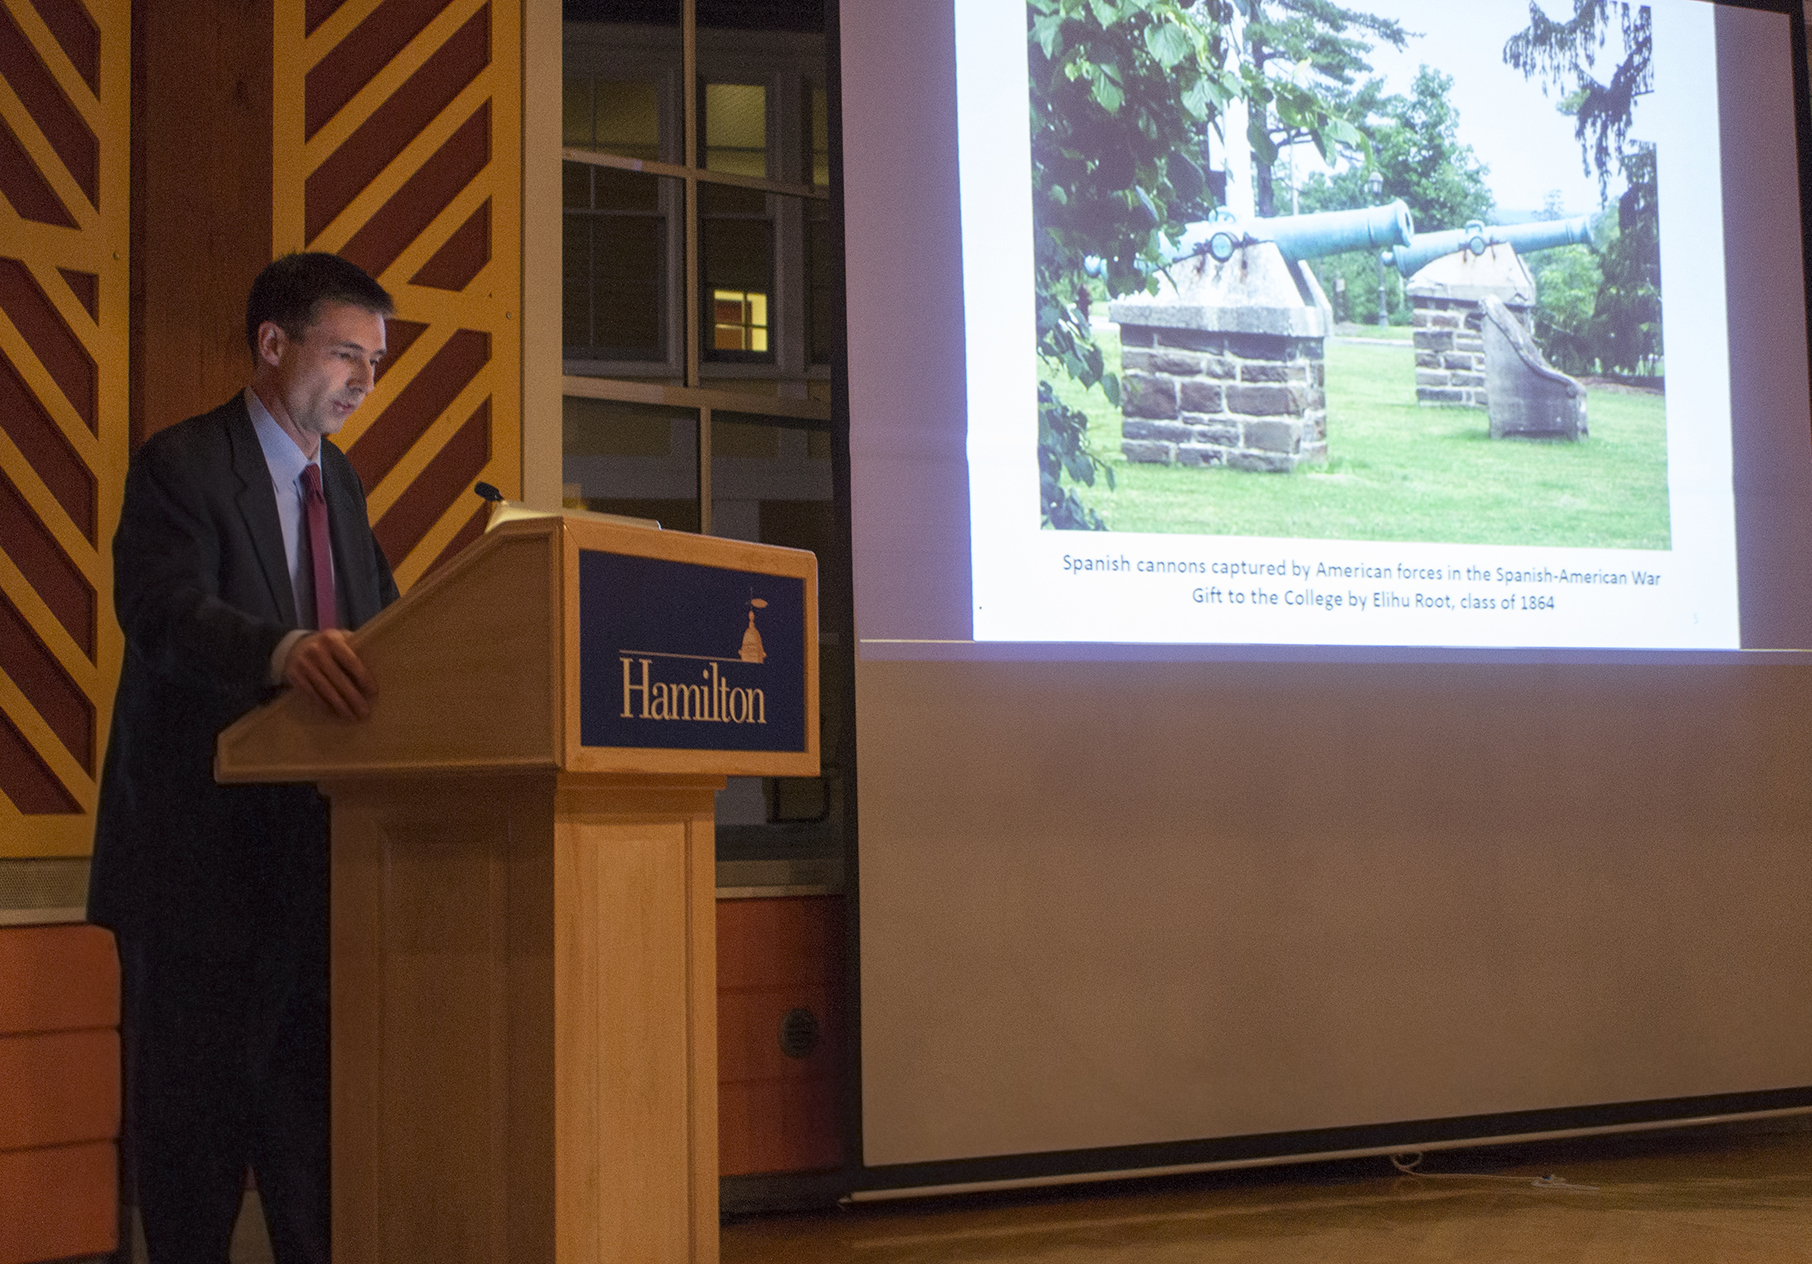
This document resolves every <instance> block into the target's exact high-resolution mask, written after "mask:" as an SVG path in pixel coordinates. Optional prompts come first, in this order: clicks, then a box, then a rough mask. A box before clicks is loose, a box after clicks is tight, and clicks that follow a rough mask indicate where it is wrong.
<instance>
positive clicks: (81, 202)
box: [0, 79, 106, 232]
mask: <svg viewBox="0 0 1812 1264" xmlns="http://www.w3.org/2000/svg"><path fill="white" fill-rule="evenodd" d="M0 117H4V118H5V119H6V123H7V126H9V127H11V128H12V129H13V135H15V136H17V137H18V138H19V144H20V145H21V146H23V147H24V149H25V152H26V154H27V155H28V156H29V157H30V158H31V161H32V165H33V166H34V167H36V168H37V169H38V171H39V173H40V174H41V175H43V177H44V180H45V182H46V183H47V184H49V185H50V187H51V189H52V190H54V191H55V193H56V195H57V198H58V199H59V200H60V201H61V202H62V203H63V205H64V207H66V208H67V209H68V211H69V215H70V218H72V219H73V220H75V222H76V227H77V229H78V230H80V231H82V232H89V231H92V230H93V229H94V228H96V227H97V226H98V225H99V223H100V216H99V215H98V214H97V213H96V212H95V209H94V208H93V207H92V206H90V205H88V195H87V194H86V193H84V192H82V186H81V185H79V184H77V183H76V182H75V177H74V176H72V175H70V174H69V168H67V167H65V166H64V165H63V160H62V159H61V158H59V157H58V156H57V151H56V150H54V149H52V148H51V147H50V142H49V141H48V140H46V139H45V138H44V133H43V132H42V131H40V130H39V129H38V121H37V120H36V119H34V118H33V117H32V116H31V112H30V111H29V110H27V109H26V108H25V103H24V102H22V101H20V100H19V94H18V93H16V92H14V91H13V87H12V85H11V84H10V83H8V82H7V81H6V80H4V79H0ZM105 201H106V198H105V197H103V198H102V202H103V203H105ZM62 231H63V232H68V231H69V230H68V229H63V230H62Z"/></svg>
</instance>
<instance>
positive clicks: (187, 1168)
mask: <svg viewBox="0 0 1812 1264" xmlns="http://www.w3.org/2000/svg"><path fill="white" fill-rule="evenodd" d="M392 310H393V309H392V304H391V300H390V296H389V295H388V294H386V293H385V292H384V290H383V288H382V287H381V286H379V285H378V284H377V282H376V281H374V280H372V278H371V277H370V276H368V275H366V273H365V272H364V271H362V270H361V269H359V268H358V267H356V266H354V265H353V264H351V263H348V262H346V261H345V260H343V259H340V258H338V257H336V256H333V255H324V254H300V255H289V256H286V257H284V258H282V259H279V260H277V261H276V262H275V263H273V264H271V265H270V267H268V268H266V269H265V270H264V272H263V273H261V274H260V275H259V277H258V279H257V280H256V281H255V282H254V283H253V286H252V292H251V297H250V300H249V301H248V303H247V307H246V340H247V342H248V343H249V344H250V346H251V349H252V358H253V372H252V380H251V384H250V386H248V387H247V388H246V390H245V391H244V392H242V393H241V394H240V395H237V396H235V397H234V398H232V399H230V400H228V401H227V402H226V403H225V404H222V405H221V406H220V407H219V408H216V409H215V410H214V411H212V412H210V413H205V414H203V415H202V416H199V417H191V418H189V419H188V420H187V421H184V422H181V423H179V424H178V425H175V426H172V427H170V428H169V429H167V430H164V431H162V432H160V433H158V434H156V435H155V436H153V437H152V438H151V439H149V440H147V441H146V442H145V444H144V446H143V447H141V448H140V449H139V450H138V452H137V453H136V454H134V456H133V458H132V464H131V469H130V471H129V472H128V474H127V478H126V499H125V506H124V509H123V511H122V516H121V519H120V526H119V531H118V533H117V534H116V535H115V536H114V540H113V556H114V604H115V609H116V611H117V613H118V616H119V621H120V626H121V628H122V629H123V630H124V631H125V634H126V661H125V667H124V670H123V672H122V674H121V677H120V685H119V693H118V695H117V697H116V699H115V703H114V718H113V728H112V732H111V736H110V738H109V742H108V748H107V761H106V766H105V769H104V772H103V775H102V783H101V800H100V809H99V813H98V816H97V821H96V828H95V848H94V865H93V871H92V874H93V876H92V881H91V884H90V892H89V918H90V920H91V921H94V922H97V923H99V924H100V925H103V926H107V927H110V928H112V929H113V930H114V932H115V933H116V935H117V936H118V939H119V944H120V961H121V966H122V976H123V980H124V986H125V1011H126V1013H125V1017H126V1028H127V1039H128V1041H129V1047H130V1048H131V1050H132V1057H131V1061H132V1065H133V1077H132V1078H133V1080H134V1083H133V1085H132V1086H131V1092H132V1102H133V1106H134V1108H135V1114H136V1128H135V1138H136V1156H137V1169H138V1173H137V1174H138V1194H139V1208H140V1213H141V1216H142V1218H143V1222H144V1227H145V1236H146V1240H147V1243H148V1245H149V1247H150V1254H151V1259H152V1261H153V1262H154V1264H162V1262H164V1261H169V1262H172V1264H174V1262H177V1261H180V1262H181V1264H225V1262H226V1260H227V1252H228V1244H229V1242H230V1240H231V1237H232V1230H233V1223H234V1220H235V1218H236V1217H237V1215H238V1212H239V1205H240V1201H241V1191H242V1190H243V1188H244V1179H245V1172H246V1169H247V1167H248V1166H249V1167H250V1168H251V1169H252V1171H253V1172H254V1174H255V1176H256V1179H257V1182H258V1188H259V1192H260V1194H261V1196H262V1199H263V1203H264V1209H265V1219H266V1222H267V1224H268V1225H269V1228H270V1233H271V1242H272V1247H273V1250H274V1252H275V1255H276V1259H277V1261H278V1264H299V1262H306V1264H326V1261H327V1260H328V1251H329V1244H328V1223H327V1215H328V1167H327V1130H328V1121H327V815H326V809H325V804H324V803H323V801H322V800H321V799H320V797H319V796H318V795H317V794H316V793H315V791H314V788H313V787H312V786H278V785H243V786H222V785H217V784H215V782H214V779H213V758H214V740H215V737H216V736H217V735H218V734H219V732H220V730H221V729H223V728H225V727H226V726H227V725H228V724H230V723H232V722H233V721H234V720H235V719H237V718H238V717H239V716H241V715H243V714H244V713H245V712H246V711H248V710H250V709H251V708H253V707H254V706H257V705H258V704H260V703H262V702H264V701H266V700H267V699H269V698H270V697H271V696H272V695H273V694H274V693H275V692H276V691H277V690H278V689H280V688H282V687H283V686H285V685H287V686H290V687H292V688H296V689H299V690H302V691H304V692H306V693H308V694H311V695H312V696H313V697H314V698H316V699H317V700H318V701H319V703H320V704H321V705H322V706H325V707H327V708H329V709H330V710H332V711H333V712H335V713H336V714H338V715H339V716H341V717H342V718H344V719H345V720H347V721H348V722H356V721H357V720H359V719H362V718H364V716H366V715H367V714H369V711H370V707H371V705H372V702H373V700H374V698H375V696H376V687H375V685H374V684H373V682H372V680H371V678H370V676H369V674H368V673H367V672H366V671H365V668H364V666H363V664H362V663H360V661H359V658H358V655H357V653H356V652H354V650H353V648H352V645H351V642H350V639H349V633H350V630H351V629H353V628H356V627H357V626H358V625H359V624H361V623H363V622H364V621H365V620H367V619H369V618H371V617H372V616H373V615H375V614H376V613H377V612H378V611H379V610H381V609H382V608H383V607H384V606H385V605H386V604H388V603H389V602H391V601H393V600H395V599H396V595H397V590H396V583H395V581H394V580H393V579H392V578H391V574H390V567H389V564H388V563H387V562H386V560H385V558H384V555H383V553H382V551H381V550H380V549H379V548H378V546H377V542H376V540H375V539H374V538H373V536H372V533H371V527H370V524H369V522H368V521H367V518H366V510H365V495H364V490H363V488H362V487H361V486H360V484H359V480H358V477H357V475H356V474H354V473H353V470H352V467H351V465H350V464H349V463H348V462H347V460H346V458H345V456H344V455H342V454H341V452H340V451H339V449H338V448H336V447H334V445H333V444H332V443H330V442H327V436H329V435H332V434H334V433H336V432H337V431H338V430H339V429H340V427H341V426H342V425H343V424H344V423H345V421H346V419H347V417H349V416H350V415H351V414H352V412H353V411H354V410H355V409H356V408H357V407H358V406H359V404H360V402H361V401H362V400H363V399H364V397H365V395H366V394H367V393H368V392H369V391H370V390H371V387H372V382H373V377H374V372H375V369H376V366H377V363H378V361H379V359H380V358H381V357H382V356H383V354H384V348H385V337H384V317H385V316H387V315H389V314H390V313H391V311H392ZM321 502H324V504H323V503H321Z"/></svg>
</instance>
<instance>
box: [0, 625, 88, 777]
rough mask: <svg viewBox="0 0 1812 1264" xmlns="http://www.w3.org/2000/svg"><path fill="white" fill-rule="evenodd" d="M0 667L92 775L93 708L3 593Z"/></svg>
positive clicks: (0, 628)
mask: <svg viewBox="0 0 1812 1264" xmlns="http://www.w3.org/2000/svg"><path fill="white" fill-rule="evenodd" d="M0 667H4V668H5V669H6V674H7V675H8V676H11V677H12V680H13V683H14V684H15V685H17V686H19V692H21V693H23V694H24V695H25V697H26V700H27V701H29V702H30V703H31V705H32V706H33V707H34V708H35V709H36V710H37V712H38V714H39V715H41V716H43V717H44V722H45V723H46V724H48V725H50V729H51V732H53V733H55V734H56V735H57V738H58V740H59V741H61V742H62V743H63V745H64V746H66V747H67V748H68V749H69V753H70V754H71V755H74V756H75V757H76V762H77V763H79V764H81V765H82V767H84V768H86V769H87V770H88V771H89V772H91V773H92V772H93V771H94V770H95V768H94V703H92V702H90V701H89V699H88V695H87V694H85V693H83V692H82V691H81V689H80V688H79V687H78V686H77V685H76V682H75V681H73V680H71V679H70V678H69V673H68V672H66V671H64V670H63V664H61V663H59V662H58V661H57V656H56V655H55V654H52V653H51V652H50V650H49V649H47V648H46V647H45V645H44V642H43V641H41V640H39V639H38V634H37V633H36V632H33V631H32V630H31V625H30V624H29V623H27V622H26V621H25V616H24V615H22V614H20V613H19V608H18V607H17V606H15V605H13V603H12V602H11V601H10V600H8V599H7V596H6V594H5V593H0Z"/></svg>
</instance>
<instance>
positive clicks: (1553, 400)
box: [1482, 298, 1586, 440]
mask: <svg viewBox="0 0 1812 1264" xmlns="http://www.w3.org/2000/svg"><path fill="white" fill-rule="evenodd" d="M1482 310H1483V313H1484V319H1485V337H1484V342H1485V375H1486V377H1487V378H1488V379H1489V380H1490V383H1491V387H1490V390H1491V437H1492V438H1493V439H1503V438H1524V439H1574V440H1577V439H1583V438H1585V437H1586V393H1585V387H1584V386H1582V385H1580V384H1579V383H1578V382H1576V381H1574V380H1573V379H1572V378H1570V377H1568V376H1567V375H1566V374H1565V373H1562V372H1561V371H1560V370H1559V369H1556V368H1555V367H1554V366H1553V365H1551V364H1549V363H1548V362H1547V360H1545V359H1543V358H1542V354H1541V348H1539V347H1537V346H1536V345H1535V339H1534V338H1532V337H1530V336H1529V331H1528V329H1527V328H1526V327H1525V326H1524V325H1523V323H1522V321H1521V320H1519V319H1518V318H1517V317H1516V315H1515V314H1514V313H1512V312H1511V311H1510V309H1509V308H1508V307H1506V306H1504V304H1502V303H1500V302H1498V301H1497V300H1496V299H1495V298H1487V299H1486V300H1485V301H1484V303H1483V304H1482Z"/></svg>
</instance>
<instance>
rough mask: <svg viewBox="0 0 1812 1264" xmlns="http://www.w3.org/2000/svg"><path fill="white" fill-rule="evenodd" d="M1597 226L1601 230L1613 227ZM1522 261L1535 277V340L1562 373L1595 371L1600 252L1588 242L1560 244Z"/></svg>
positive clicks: (1600, 271)
mask: <svg viewBox="0 0 1812 1264" xmlns="http://www.w3.org/2000/svg"><path fill="white" fill-rule="evenodd" d="M1603 218H1604V219H1614V218H1615V217H1614V216H1611V215H1606V216H1604V217H1603ZM1597 231H1598V232H1599V233H1600V234H1603V233H1605V232H1614V231H1615V229H1614V228H1599V229H1597ZM1524 262H1525V263H1527V264H1528V265H1529V272H1530V274H1531V275H1532V276H1533V277H1534V278H1535V294H1536V305H1535V312H1534V315H1533V322H1534V328H1533V329H1532V330H1531V331H1530V332H1532V333H1533V334H1534V335H1535V341H1536V342H1537V343H1539V344H1540V345H1541V349H1542V351H1543V353H1544V354H1546V355H1547V357H1548V360H1549V362H1550V363H1552V364H1553V365H1554V367H1555V368H1557V369H1559V370H1561V371H1562V372H1563V373H1593V372H1596V371H1597V370H1598V368H1599V363H1598V355H1597V352H1596V351H1595V350H1594V337H1593V331H1592V317H1593V314H1594V313H1595V311H1596V310H1597V302H1598V291H1599V288H1600V287H1601V286H1602V285H1603V284H1604V272H1603V271H1602V269H1601V268H1600V267H1599V262H1598V252H1597V251H1596V250H1594V249H1592V247H1590V246H1560V247H1558V248H1556V249H1554V250H1543V251H1539V252H1537V253H1535V254H1532V255H1529V256H1528V257H1527V258H1526V259H1524Z"/></svg>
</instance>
